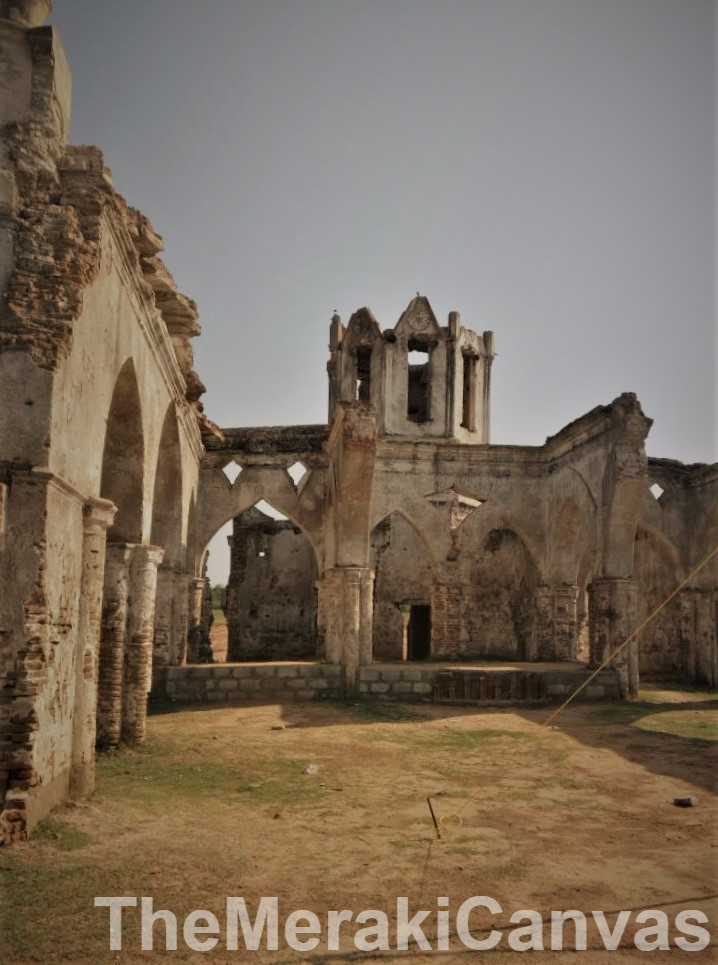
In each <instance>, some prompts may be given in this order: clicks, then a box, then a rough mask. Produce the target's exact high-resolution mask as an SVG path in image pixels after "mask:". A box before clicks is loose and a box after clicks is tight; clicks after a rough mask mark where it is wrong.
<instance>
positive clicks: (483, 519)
mask: <svg viewBox="0 0 718 965" xmlns="http://www.w3.org/2000/svg"><path fill="white" fill-rule="evenodd" d="M492 530H511V531H512V532H514V533H515V534H516V536H517V537H518V538H519V539H520V540H521V542H522V543H523V545H524V546H525V548H526V552H527V553H528V554H529V557H530V560H531V562H532V564H533V565H534V566H535V568H536V571H537V574H538V576H539V579H540V580H541V581H545V580H546V576H547V574H546V569H547V565H546V553H545V552H544V550H543V546H542V541H541V538H539V537H537V536H536V535H534V533H532V532H531V530H530V529H529V528H528V527H527V526H524V525H523V524H522V523H521V521H520V520H518V519H516V517H515V516H514V515H513V514H511V513H508V512H506V511H505V510H504V509H503V508H502V507H500V506H492V504H491V502H490V500H487V502H485V503H484V504H483V505H482V506H481V509H480V510H479V511H478V512H476V513H472V515H471V516H469V517H468V519H466V520H465V522H464V523H463V524H462V525H461V526H460V527H459V529H458V533H459V537H458V544H459V554H460V556H461V558H463V559H471V558H472V556H473V555H474V554H475V553H476V552H477V551H478V548H479V547H481V546H482V545H483V543H484V541H485V540H486V538H487V536H488V535H489V533H490V532H491V531H492ZM542 535H543V534H542Z"/></svg>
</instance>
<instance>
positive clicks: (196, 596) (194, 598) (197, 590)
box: [187, 576, 207, 663]
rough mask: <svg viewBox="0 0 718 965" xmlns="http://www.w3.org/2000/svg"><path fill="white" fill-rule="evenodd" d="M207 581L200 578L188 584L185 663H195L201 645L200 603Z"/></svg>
mask: <svg viewBox="0 0 718 965" xmlns="http://www.w3.org/2000/svg"><path fill="white" fill-rule="evenodd" d="M206 586H207V580H206V579H205V578H204V577H202V576H200V577H197V578H196V579H192V580H190V584H189V633H188V635H187V663H197V662H198V660H199V651H200V646H201V643H202V603H203V600H204V592H205V587H206Z"/></svg>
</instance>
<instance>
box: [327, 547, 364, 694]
mask: <svg viewBox="0 0 718 965" xmlns="http://www.w3.org/2000/svg"><path fill="white" fill-rule="evenodd" d="M373 584H374V573H373V572H372V570H371V569H370V568H369V567H364V566H343V567H335V568H334V569H331V570H327V571H326V572H325V573H324V577H323V578H322V580H321V581H320V584H319V587H320V597H321V602H320V608H321V612H322V614H323V620H324V653H325V658H326V661H327V663H333V664H343V666H344V676H345V683H346V686H347V689H348V690H349V691H352V690H354V689H355V688H356V686H357V670H358V668H359V667H360V666H368V665H369V664H370V663H371V662H372V614H373V607H374V602H373V592H372V591H373Z"/></svg>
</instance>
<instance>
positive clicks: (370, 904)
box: [0, 691, 718, 965]
mask: <svg viewBox="0 0 718 965" xmlns="http://www.w3.org/2000/svg"><path fill="white" fill-rule="evenodd" d="M715 696H716V695H706V694H687V693H677V692H674V691H653V692H647V693H645V694H643V695H642V697H641V700H640V701H637V702H635V703H630V704H602V705H599V704H596V705H586V706H581V707H573V706H572V707H570V708H569V709H567V710H566V711H565V712H564V713H563V714H562V715H561V716H560V717H559V718H558V720H557V722H556V726H555V727H553V728H547V727H544V726H543V725H542V723H543V721H544V720H545V718H546V716H547V715H546V712H545V711H540V710H531V711H523V710H517V711H513V712H508V711H496V710H485V711H482V710H476V709H472V708H463V707H434V706H420V705H416V706H406V705H393V704H386V703H370V702H366V703H361V704H356V705H352V704H340V703H336V704H332V703H326V704H311V705H292V706H284V707H282V706H268V705H265V706H262V705H256V704H255V705H245V706H241V707H234V708H229V709H221V710H204V709H199V710H198V709H192V710H189V709H187V710H179V711H175V712H172V713H159V714H156V715H155V716H153V717H152V718H151V721H150V737H149V740H148V742H147V743H146V744H145V745H143V746H142V747H141V748H139V749H137V748H136V749H131V748H123V749H121V750H119V751H118V752H115V753H112V754H107V755H103V756H101V757H100V758H99V760H98V783H97V791H96V794H95V795H94V796H93V797H92V798H90V799H89V800H88V801H85V802H82V803H80V804H78V805H76V806H75V807H71V808H66V809H64V810H62V811H60V812H57V813H56V814H54V815H53V816H52V817H51V819H49V820H48V821H45V822H43V824H42V825H41V826H40V827H39V828H38V830H37V833H36V834H35V836H34V837H33V839H32V841H31V842H29V843H28V844H26V845H22V846H19V847H16V848H12V849H6V850H4V851H0V896H1V897H2V899H3V900H2V903H1V904H0V961H2V962H5V963H8V965H21V963H30V962H42V963H45V965H53V963H59V962H76V963H88V965H89V963H92V965H95V963H105V962H127V963H132V962H154V961H164V960H166V959H170V958H171V959H173V960H175V961H187V960H190V959H192V958H197V957H204V958H209V959H210V960H212V961H214V962H237V961H257V962H264V961H277V962H280V961H281V962H292V963H293V962H298V961H303V960H306V961H312V962H319V961H323V962H327V963H329V962H344V961H354V960H359V961H385V962H398V961H403V960H404V957H405V956H406V955H408V956H409V957H410V958H411V960H412V962H424V961H428V960H429V957H430V956H429V955H428V954H426V953H422V952H420V951H417V949H416V948H414V950H413V951H410V952H407V953H405V954H404V955H402V954H401V953H397V952H396V951H392V952H390V953H384V954H383V955H382V954H379V953H377V954H370V953H367V952H357V951H356V949H355V948H354V944H353V941H352V935H353V931H354V928H355V927H356V926H354V925H348V926H342V928H343V929H346V937H344V938H343V939H342V942H341V950H340V951H339V952H333V953H327V951H326V945H325V944H322V945H320V946H319V948H318V949H317V950H316V951H314V952H298V951H292V950H291V949H288V947H287V945H286V943H285V942H284V939H283V934H282V932H281V930H280V944H279V948H280V951H278V952H276V953H270V952H267V951H257V952H248V951H239V952H237V951H228V950H226V948H225V947H224V946H223V943H222V941H220V944H219V945H218V946H217V948H215V949H214V950H213V951H211V952H208V953H206V954H204V956H202V953H200V952H196V951H195V952H193V951H190V950H189V949H188V948H187V946H186V944H185V942H184V941H183V938H182V921H183V919H184V917H185V916H186V915H187V914H188V913H189V912H190V911H192V910H195V909H209V910H210V911H212V912H214V913H215V914H216V915H217V916H218V918H219V921H220V929H221V935H222V936H224V934H225V924H224V906H225V901H226V897H227V896H242V897H244V898H245V899H246V901H247V905H248V907H249V909H250V913H251V915H252V917H253V916H254V911H255V909H256V906H257V903H258V901H259V899H260V898H261V897H263V896H265V897H270V896H277V897H278V899H279V907H280V923H283V921H284V919H285V918H286V916H287V915H288V914H289V913H290V912H292V911H295V910H298V909H301V908H306V909H310V910H312V911H313V912H315V913H316V914H317V915H319V918H320V921H321V922H322V927H323V935H324V936H326V916H327V912H328V910H330V909H336V910H341V909H352V910H353V911H354V914H357V913H358V912H359V911H361V910H364V909H369V908H376V909H382V910H385V911H386V912H387V913H388V915H389V918H390V919H393V918H394V914H395V910H396V899H397V897H399V896H407V897H408V899H409V907H410V909H411V912H410V913H411V914H413V913H414V912H415V911H418V910H420V909H424V910H430V911H431V912H432V914H431V916H430V917H429V918H428V919H427V923H426V928H425V931H426V934H427V937H430V936H431V937H430V940H431V944H432V946H435V944H436V942H435V939H434V937H433V936H435V935H436V909H437V898H438V897H439V896H448V897H449V898H450V909H451V914H452V919H451V920H452V923H453V916H454V915H455V912H456V909H457V908H458V906H459V905H460V904H461V902H463V901H464V900H465V899H467V898H469V897H471V896H474V895H488V896H491V897H493V898H494V899H496V900H497V901H498V902H499V903H500V905H501V907H502V915H498V916H496V915H495V916H493V922H494V923H496V922H497V921H498V922H499V924H504V923H506V922H507V920H508V917H509V916H510V915H511V914H512V913H513V912H514V911H516V910H518V909H535V910H537V911H539V912H540V913H542V914H544V913H546V912H550V911H551V910H552V909H556V910H563V911H565V910H568V909H570V908H578V909H581V910H583V911H585V912H586V913H587V914H588V913H589V912H590V911H591V910H593V909H601V910H604V911H606V912H607V913H608V912H609V911H617V910H620V909H634V910H635V911H634V912H633V915H632V918H631V922H630V923H629V925H628V927H627V929H626V936H627V938H628V939H629V940H628V942H627V944H626V947H623V948H619V950H618V951H614V952H612V953H610V955H609V953H608V952H606V951H605V950H604V948H603V945H602V943H601V940H600V938H599V936H598V935H597V934H596V933H595V932H592V931H591V930H589V950H588V951H586V952H574V951H571V950H567V951H564V952H559V951H553V952H551V951H547V952H544V953H543V954H542V957H541V961H542V963H543V962H549V963H551V962H554V961H558V960H559V959H560V958H562V959H565V960H566V962H569V961H570V962H571V963H578V965H582V963H584V962H586V963H589V962H590V963H592V965H593V963H596V965H598V963H601V965H603V963H604V962H607V961H609V960H610V961H611V962H622V961H629V960H630V961H637V960H641V961H643V960H647V961H649V962H651V961H652V960H654V959H658V958H661V959H662V958H665V957H666V956H667V955H670V959H671V960H672V961H673V960H675V959H676V957H678V958H681V957H684V958H686V957H687V958H688V959H689V960H690V961H691V962H695V963H708V962H715V961H716V958H717V957H718V951H717V949H716V948H715V947H712V948H707V949H706V950H705V951H700V952H694V953H691V952H684V951H681V950H680V949H678V948H676V947H672V949H671V951H670V953H669V952H667V951H666V952H662V951H650V952H641V951H638V950H637V949H636V948H635V947H634V946H633V944H632V942H631V941H630V936H631V934H632V933H633V931H634V930H635V928H636V927H639V926H637V925H635V924H633V922H634V919H635V914H636V913H637V911H638V910H640V909H641V908H645V907H648V908H663V909H664V911H665V912H666V913H667V914H668V915H669V919H670V921H671V923H672V922H673V919H674V917H675V915H676V914H677V913H678V911H681V910H684V909H686V908H698V909H701V910H703V911H704V912H705V913H707V914H709V915H711V914H715V902H714V900H711V896H713V895H714V893H715V892H716V891H717V890H718V889H717V888H716V856H717V855H718V851H717V850H716V839H715V830H716V815H717V813H718V811H717V809H716V799H715V796H714V792H715V788H714V780H715V764H716V753H715V752H716V749H718V743H716V741H718V700H716V699H715ZM281 725H283V729H274V728H275V727H277V728H278V727H280V726H281ZM309 763H311V764H315V765H316V768H317V770H316V773H304V772H303V771H304V768H305V765H307V764H309ZM687 794H693V795H695V796H696V798H697V799H698V805H697V806H696V807H693V808H687V809H683V808H678V807H675V806H674V805H673V803H672V802H673V798H674V797H676V796H679V795H687ZM427 795H431V797H432V803H433V806H434V808H435V811H436V813H437V817H438V819H439V821H440V823H441V827H442V837H441V839H438V838H437V836H436V834H435V831H434V828H433V825H432V821H431V816H430V813H429V810H428V806H427V803H426V798H427ZM101 895H129V896H137V897H138V899H139V897H140V896H143V895H145V896H152V897H153V898H154V908H155V910H157V909H159V908H168V909H170V910H172V911H173V912H174V913H175V914H176V916H177V919H178V922H179V942H178V949H179V950H178V951H174V952H170V951H165V950H164V928H163V925H162V923H161V922H159V923H158V924H157V925H156V926H155V950H154V951H144V952H143V951H141V950H140V924H139V923H140V914H139V910H138V909H135V908H129V909H127V910H126V911H125V913H124V917H123V949H122V951H114V952H113V951H110V950H109V913H108V910H107V909H105V908H95V907H94V904H93V899H94V896H101ZM614 920H615V916H614V918H612V919H611V923H612V922H613V921H614ZM474 922H476V923H477V925H481V924H483V925H484V926H488V924H489V919H488V918H483V919H482V918H481V916H480V915H479V914H477V915H476V917H474V918H472V925H473V923H474ZM200 924H202V923H200ZM523 924H526V923H525V922H524V923H523ZM510 927H513V926H510ZM342 934H344V932H342ZM544 935H545V939H546V941H547V943H548V940H549V935H550V932H549V931H548V930H545V932H544ZM201 937H202V938H203V937H204V936H201ZM390 939H391V942H392V947H394V946H395V939H394V933H393V925H392V928H391V930H390ZM240 941H241V938H240ZM572 942H573V938H572V932H569V934H568V937H567V939H566V944H567V945H569V946H570V945H571V944H572ZM454 945H455V953H450V952H447V953H445V954H444V957H443V959H442V960H445V961H452V962H464V961H468V960H471V961H475V960H476V959H475V954H476V953H475V952H469V951H468V950H467V949H466V948H465V947H464V946H462V945H456V943H454ZM262 947H264V946H262ZM482 954H483V955H484V957H486V958H488V960H489V961H492V962H493V961H496V962H500V963H502V965H504V963H506V965H512V963H513V962H514V961H515V960H516V958H517V957H520V953H519V952H515V951H512V950H511V949H509V948H508V946H507V941H506V939H504V940H503V941H502V943H501V945H500V946H499V947H498V948H497V950H495V951H493V952H484V953H482ZM432 961H433V959H432Z"/></svg>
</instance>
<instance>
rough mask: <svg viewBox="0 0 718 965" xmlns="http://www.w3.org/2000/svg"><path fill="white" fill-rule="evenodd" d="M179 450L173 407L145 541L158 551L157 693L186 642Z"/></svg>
mask: <svg viewBox="0 0 718 965" xmlns="http://www.w3.org/2000/svg"><path fill="white" fill-rule="evenodd" d="M183 505H184V503H183V475H182V449H181V445H180V435H179V427H178V424H177V413H176V410H175V404H174V402H172V403H171V404H170V405H169V407H168V409H167V412H166V414H165V418H164V422H163V424H162V433H161V436H160V444H159V450H158V453H157V465H156V469H155V484H154V494H153V498H152V528H151V534H150V542H151V543H152V545H153V546H158V547H160V548H161V549H162V550H163V553H164V555H163V558H162V563H161V564H160V566H159V569H158V573H157V598H156V604H155V625H154V640H153V647H152V687H153V691H156V690H157V687H158V686H159V684H160V682H161V681H162V680H163V679H164V671H165V670H166V668H167V667H168V666H171V665H172V664H176V663H178V662H179V661H181V660H182V659H183V658H184V654H185V650H186V639H187V615H188V608H189V584H188V577H187V573H186V568H185V559H186V555H187V552H186V540H187V537H186V536H185V535H184V533H183V519H182V507H183Z"/></svg>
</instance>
